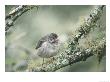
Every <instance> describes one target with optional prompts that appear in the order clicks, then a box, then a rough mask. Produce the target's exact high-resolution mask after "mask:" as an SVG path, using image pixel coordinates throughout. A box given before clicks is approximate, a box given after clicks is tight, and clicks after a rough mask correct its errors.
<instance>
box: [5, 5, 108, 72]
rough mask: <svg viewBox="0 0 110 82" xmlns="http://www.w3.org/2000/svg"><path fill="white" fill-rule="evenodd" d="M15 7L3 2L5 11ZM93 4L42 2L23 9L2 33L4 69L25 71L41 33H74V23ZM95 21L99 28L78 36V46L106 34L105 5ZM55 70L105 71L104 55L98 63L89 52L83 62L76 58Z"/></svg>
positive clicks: (76, 22) (77, 24)
mask: <svg viewBox="0 0 110 82" xmlns="http://www.w3.org/2000/svg"><path fill="white" fill-rule="evenodd" d="M15 7H16V5H14V6H13V5H6V6H5V15H7V14H8V13H9V12H10V11H11V10H13V9H14V8H15ZM95 7H96V6H92V5H91V6H89V5H42V6H39V8H38V10H37V8H34V9H32V10H30V11H28V12H26V13H24V14H23V15H22V16H20V17H19V18H18V19H17V21H16V23H15V25H14V26H13V27H12V28H10V29H9V32H8V33H7V35H6V37H5V71H26V69H27V68H28V64H29V63H30V61H31V60H32V59H33V57H34V56H33V55H35V54H36V50H35V47H36V44H37V42H38V40H39V39H40V38H41V37H42V36H44V35H46V34H49V33H52V32H54V33H57V34H58V35H59V36H60V35H69V34H73V35H74V33H75V32H76V30H77V29H78V26H79V25H81V24H82V23H83V22H84V18H87V17H88V16H89V14H90V13H92V12H93V10H94V8H95ZM98 22H99V24H101V26H100V28H95V29H94V30H92V31H91V32H90V34H89V35H88V36H87V37H86V38H85V39H82V40H80V42H79V43H80V46H81V47H84V48H85V47H87V45H88V44H87V42H86V40H87V39H88V40H90V41H92V40H97V41H100V40H101V39H102V38H103V37H105V36H106V35H105V34H106V9H104V12H103V15H102V17H101V19H100V21H98ZM66 37H67V36H66ZM67 38H68V37H67ZM35 60H37V63H40V62H41V59H39V58H35ZM57 71H69V72H71V71H72V72H97V71H106V58H105V57H104V58H103V59H102V61H101V63H100V64H98V61H97V58H96V57H95V56H93V57H90V58H88V59H87V60H86V61H84V62H78V63H75V64H73V65H71V66H67V67H64V68H61V69H59V70H57Z"/></svg>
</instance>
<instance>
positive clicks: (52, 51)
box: [38, 42, 58, 58]
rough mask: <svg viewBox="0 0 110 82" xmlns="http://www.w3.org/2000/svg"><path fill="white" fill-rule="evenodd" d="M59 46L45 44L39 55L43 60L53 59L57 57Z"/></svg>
mask: <svg viewBox="0 0 110 82" xmlns="http://www.w3.org/2000/svg"><path fill="white" fill-rule="evenodd" d="M57 51H58V50H57V45H52V44H50V43H48V42H44V43H43V44H42V46H41V47H40V48H39V49H38V55H39V56H40V57H43V58H48V57H53V56H55V55H57Z"/></svg>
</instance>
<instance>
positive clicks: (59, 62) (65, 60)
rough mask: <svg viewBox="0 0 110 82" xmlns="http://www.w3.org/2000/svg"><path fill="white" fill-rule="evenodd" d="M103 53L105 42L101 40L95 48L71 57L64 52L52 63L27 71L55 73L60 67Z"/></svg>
mask: <svg viewBox="0 0 110 82" xmlns="http://www.w3.org/2000/svg"><path fill="white" fill-rule="evenodd" d="M105 51H106V45H105V40H103V41H101V42H100V43H99V45H97V46H95V48H89V49H84V50H80V51H77V52H76V53H74V54H72V55H67V54H66V53H65V52H64V53H62V54H60V55H58V56H55V57H54V61H52V62H50V63H45V64H43V67H42V66H39V67H36V68H33V69H31V70H29V71H34V72H40V71H44V72H52V71H56V70H58V69H60V68H62V67H65V66H68V65H71V64H74V63H76V62H80V61H86V59H87V58H89V57H91V56H93V55H94V54H96V53H100V52H102V53H103V54H105Z"/></svg>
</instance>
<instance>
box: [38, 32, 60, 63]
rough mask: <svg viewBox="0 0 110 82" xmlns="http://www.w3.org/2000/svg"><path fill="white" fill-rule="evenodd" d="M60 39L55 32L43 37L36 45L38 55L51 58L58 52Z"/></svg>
mask: <svg viewBox="0 0 110 82" xmlns="http://www.w3.org/2000/svg"><path fill="white" fill-rule="evenodd" d="M58 46H59V40H58V35H57V34H55V33H51V34H48V35H46V36H44V37H42V38H41V39H40V40H39V41H38V43H37V46H36V49H37V55H38V56H40V57H42V58H43V63H44V58H50V57H53V56H55V55H57V53H58V50H59V48H58Z"/></svg>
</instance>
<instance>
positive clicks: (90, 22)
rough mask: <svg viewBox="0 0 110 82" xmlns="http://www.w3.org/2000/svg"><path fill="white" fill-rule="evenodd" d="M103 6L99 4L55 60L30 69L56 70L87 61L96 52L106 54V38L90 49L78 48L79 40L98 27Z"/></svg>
mask: <svg viewBox="0 0 110 82" xmlns="http://www.w3.org/2000/svg"><path fill="white" fill-rule="evenodd" d="M103 8H104V6H99V7H98V8H97V9H95V11H94V12H93V13H92V14H90V16H89V18H88V19H87V20H86V21H85V22H84V24H83V25H81V26H80V28H79V30H78V34H76V35H75V36H74V37H73V39H72V41H70V42H69V44H68V47H67V50H65V51H64V52H62V54H60V55H57V56H55V57H54V59H55V60H54V61H53V62H51V63H45V64H44V65H43V67H42V66H37V67H35V68H32V69H28V71H46V72H47V71H56V70H58V69H60V68H62V67H65V66H68V65H71V64H73V63H76V62H79V61H85V60H86V59H87V58H89V57H91V56H93V55H94V54H96V52H97V53H99V55H101V57H103V56H102V53H104V54H105V51H106V50H105V49H106V44H105V39H103V40H102V41H101V42H100V43H99V44H97V45H96V46H94V47H91V48H89V49H83V50H81V49H80V48H77V45H78V41H79V40H80V39H81V37H82V36H86V35H87V34H89V32H90V31H91V29H92V28H94V27H98V26H97V21H98V20H99V19H100V18H101V16H102V13H103Z"/></svg>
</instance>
